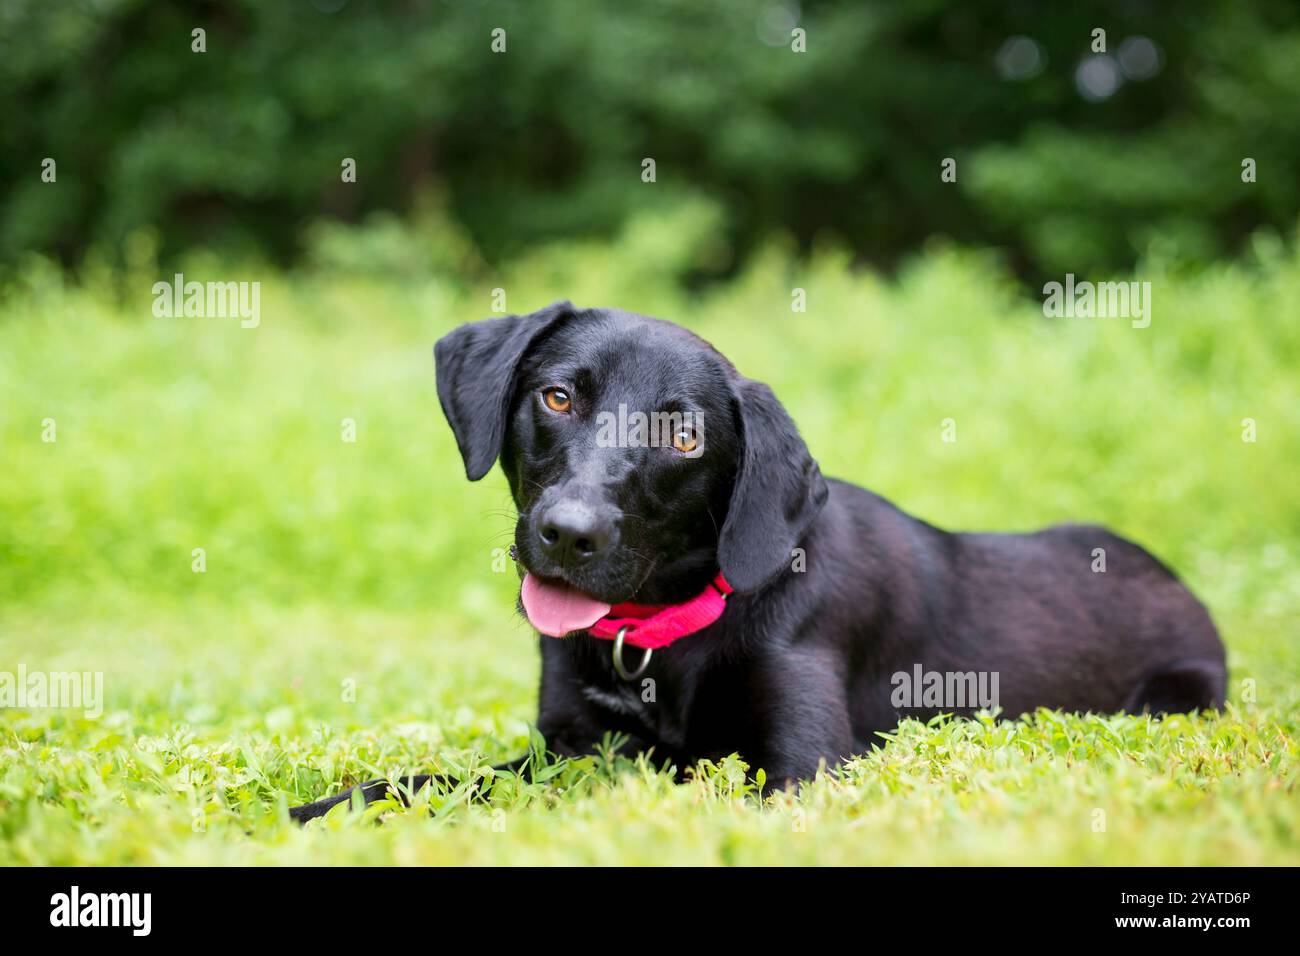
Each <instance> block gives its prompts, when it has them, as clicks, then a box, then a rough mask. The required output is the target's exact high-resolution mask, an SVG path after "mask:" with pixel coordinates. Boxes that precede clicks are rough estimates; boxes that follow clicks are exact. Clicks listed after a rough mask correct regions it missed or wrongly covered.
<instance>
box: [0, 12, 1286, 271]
mask: <svg viewBox="0 0 1300 956" xmlns="http://www.w3.org/2000/svg"><path fill="white" fill-rule="evenodd" d="M196 27H201V28H203V29H205V30H206V31H207V37H206V45H207V50H206V52H205V53H194V52H191V30H192V29H194V28H196ZM796 27H798V28H800V29H803V30H805V31H806V43H807V52H806V53H802V54H800V53H795V52H792V50H791V30H792V29H794V28H796ZM1097 27H1101V28H1104V29H1106V31H1107V52H1106V54H1105V55H1104V57H1103V60H1104V61H1105V62H1102V63H1095V64H1093V65H1094V67H1095V68H1096V70H1097V71H1099V73H1098V76H1099V77H1100V83H1101V87H1102V89H1101V91H1100V92H1101V93H1103V94H1106V95H1099V94H1098V93H1096V92H1094V93H1093V94H1091V95H1090V97H1087V96H1084V95H1082V93H1081V90H1080V88H1079V86H1078V83H1077V73H1078V71H1079V69H1080V66H1081V64H1082V63H1083V61H1084V60H1085V59H1086V58H1088V57H1090V56H1092V54H1091V51H1090V44H1091V42H1092V40H1091V31H1092V30H1093V29H1094V28H1097ZM495 28H502V29H504V30H505V31H506V44H507V46H506V50H507V52H505V53H503V54H498V53H494V52H493V51H492V49H491V45H490V44H491V33H492V31H493V30H494V29H495ZM1016 37H1022V38H1030V39H1028V40H1026V39H1021V40H1015V39H1014V38H1016ZM1130 38H1148V39H1149V40H1150V41H1151V42H1152V43H1153V44H1154V46H1148V47H1145V48H1142V49H1138V48H1133V49H1128V48H1126V47H1125V42H1126V41H1127V40H1129V39H1130ZM1126 50H1127V53H1126V52H1125V51H1126ZM1134 50H1137V52H1136V54H1135V53H1134ZM1143 50H1145V51H1146V52H1147V53H1148V54H1149V55H1148V59H1150V56H1151V55H1154V57H1155V60H1154V62H1153V63H1147V64H1144V63H1143V62H1142V61H1143V56H1142V55H1141V54H1142V52H1143ZM1130 61H1132V62H1130ZM1124 71H1127V74H1126V73H1125V72H1124ZM1126 75H1131V76H1129V78H1128V79H1126V78H1125V77H1126ZM1115 83H1118V84H1119V85H1118V88H1115V89H1113V90H1111V91H1110V92H1107V90H1108V89H1109V87H1108V85H1107V84H1109V85H1110V86H1113V85H1114V84H1115ZM1297 102H1300V7H1298V6H1297V5H1295V4H1291V3H1278V2H1276V0H1234V2H1232V3H1222V2H1220V0H1185V2H1182V3H1178V4H1176V5H1174V4H1162V3H1157V2H1141V3H1132V2H1128V0H1104V2H1098V3H1093V4H1088V5H1074V4H1070V5H1065V4H1053V5H1044V4H1041V3H1037V2H1010V3H1008V2H1006V0H979V2H970V0H925V2H908V3H894V2H886V0H877V2H847V0H845V2H830V0H806V2H804V3H802V4H800V3H798V2H797V0H776V2H771V3H754V2H753V0H714V2H710V3H708V4H702V3H698V2H694V0H657V2H652V3H643V4H628V3H622V2H618V0H605V2H591V0H554V2H548V3H533V2H523V0H517V2H516V0H498V2H490V0H459V2H458V0H406V2H403V3H361V2H355V0H354V2H347V0H314V2H306V0H292V2H277V3H266V2H260V0H222V2H204V0H193V2H171V3H157V2H148V0H96V2H90V0H79V2H64V3H49V2H48V0H7V2H6V3H5V4H4V5H3V7H2V8H0V114H3V116H4V127H3V134H2V135H3V149H0V256H3V257H4V259H12V258H13V257H14V256H16V255H18V254H20V253H21V252H24V251H29V250H39V251H43V252H47V253H56V254H58V255H59V256H61V257H63V258H64V259H65V261H71V260H76V259H78V258H80V257H81V255H82V254H83V253H84V252H85V250H86V249H87V247H88V246H91V245H96V244H97V245H100V246H102V247H103V249H104V254H105V255H109V256H120V255H121V252H122V249H121V246H122V244H123V243H124V242H125V241H126V240H127V239H128V237H130V236H131V235H132V234H134V233H135V232H136V231H137V230H139V229H140V228H142V227H148V228H151V229H153V230H154V231H155V232H156V235H157V236H158V237H159V241H160V243H161V253H162V257H163V260H164V261H170V260H171V259H172V258H173V257H175V256H177V255H178V254H180V253H181V252H183V251H185V250H187V249H191V248H194V247H205V248H212V249H215V250H217V251H219V252H222V253H234V254H236V255H249V254H256V255H260V256H263V257H269V258H273V259H277V260H280V261H288V260H291V259H295V258H297V257H299V256H300V255H301V254H302V253H303V251H304V248H305V236H307V235H308V234H309V232H310V230H311V224H312V223H314V222H315V221H317V220H320V219H327V220H330V219H335V220H337V219H341V220H356V219H360V218H363V217H365V216H366V215H368V214H373V213H385V212H386V213H391V214H396V215H398V216H407V215H410V214H412V213H413V212H414V211H415V210H416V209H417V206H418V204H419V203H420V202H421V201H423V199H422V197H427V196H429V195H433V196H436V197H438V198H439V201H441V202H444V203H445V204H446V205H447V207H448V208H449V210H450V212H451V213H452V215H453V216H454V218H455V220H456V221H457V222H458V223H460V224H461V225H462V226H463V227H464V229H465V230H466V231H467V232H468V234H469V236H470V237H472V239H473V241H474V243H475V245H476V246H477V247H478V248H479V249H481V250H483V255H484V256H485V258H486V259H487V260H488V261H490V262H493V263H496V262H499V261H501V260H502V259H503V258H506V257H508V256H510V255H512V254H515V253H518V252H520V251H522V250H524V249H526V248H528V247H529V246H530V245H531V244H532V243H534V242H535V241H538V240H542V239H555V238H588V237H600V236H603V237H609V236H611V235H613V234H614V233H616V232H617V231H619V230H620V229H621V228H622V227H623V225H625V224H626V223H627V222H629V221H630V220H631V219H632V218H633V217H635V216H636V215H637V214H638V213H640V212H644V211H646V210H648V209H651V208H655V207H659V206H661V205H663V204H665V203H666V202H668V201H672V202H674V203H679V202H682V201H684V200H686V199H689V198H691V197H696V198H703V199H706V200H708V201H709V202H711V203H712V204H714V205H715V206H716V207H717V208H718V209H719V210H720V211H721V215H722V216H723V219H724V227H725V228H724V232H723V235H724V241H723V242H722V243H720V244H719V245H717V246H716V247H714V248H713V249H711V250H710V253H711V254H710V255H708V256H706V257H704V258H703V259H702V260H701V261H699V262H698V263H694V264H693V265H692V269H691V270H690V272H691V276H688V278H691V277H692V276H694V277H699V276H709V275H714V274H718V273H727V272H731V271H734V270H735V269H738V268H739V267H740V266H741V265H742V263H743V261H744V258H745V257H746V256H747V255H748V254H750V253H752V252H753V250H754V249H755V248H757V247H758V246H759V245H761V244H762V242H764V241H765V240H766V238H767V237H768V236H769V235H771V234H772V233H773V232H783V233H787V234H789V235H791V236H792V237H794V239H795V240H796V241H797V242H798V243H800V244H801V245H803V246H805V247H807V246H811V245H815V243H816V242H817V241H818V240H819V239H821V238H823V237H831V238H833V239H835V241H837V243H838V244H839V245H841V246H843V247H846V248H848V249H850V250H851V251H852V252H853V254H854V255H855V256H857V257H862V258H866V259H869V260H871V261H873V262H876V263H881V264H894V263H897V262H898V261H900V259H901V257H902V256H903V255H904V254H905V253H907V252H908V251H909V250H911V249H913V248H914V247H915V246H916V245H917V244H918V243H920V242H921V241H922V240H924V239H925V238H926V237H928V236H930V235H932V234H936V233H938V234H945V235H948V236H950V237H952V238H955V239H957V240H960V241H964V242H969V243H973V244H978V245H983V246H996V247H999V248H1002V249H1003V250H1005V256H1006V259H1007V261H1008V262H1009V263H1010V264H1011V265H1012V266H1013V267H1014V268H1015V269H1016V270H1017V271H1018V272H1020V273H1021V274H1026V275H1031V276H1037V277H1038V278H1042V277H1043V276H1044V275H1047V274H1051V275H1059V274H1060V273H1062V272H1064V271H1075V272H1085V271H1089V270H1100V269H1108V268H1120V267H1127V266H1129V265H1131V264H1132V263H1133V262H1134V261H1135V260H1136V259H1137V258H1139V257H1143V256H1152V257H1156V258H1159V259H1161V260H1162V261H1166V262H1174V263H1177V262H1182V261H1193V262H1201V261H1204V260H1206V259H1209V258H1212V257H1217V256H1221V255H1223V254H1224V253H1225V252H1232V251H1238V250H1239V249H1240V248H1241V247H1242V246H1243V244H1244V242H1245V240H1246V237H1248V236H1249V235H1250V234H1251V233H1252V232H1253V231H1255V230H1256V229H1258V228H1259V227H1261V226H1271V227H1273V228H1275V229H1277V230H1278V231H1279V232H1281V233H1286V234H1289V232H1290V230H1291V228H1292V226H1293V225H1294V222H1295V219H1296V214H1297V210H1298V209H1300V202H1298V200H1297V195H1298V193H1297V190H1298V189H1300V186H1298V184H1297V180H1296V176H1295V170H1296V168H1297V157H1300V110H1297V109H1296V108H1295V106H1296V104H1297ZM45 157H52V158H54V159H56V161H57V163H58V167H57V169H58V179H57V183H56V184H49V183H43V182H42V181H41V179H40V172H41V162H42V160H43V159H44V158H45ZM345 157H351V158H354V159H355V160H356V161H357V169H358V179H357V182H356V183H352V184H348V183H343V182H342V181H341V177H340V164H341V162H342V160H343V159H344V158H345ZM645 157H652V158H654V159H655V160H656V163H657V182H656V183H654V184H653V185H649V184H646V183H643V182H642V181H641V178H640V173H641V162H642V159H643V158H645ZM944 157H953V158H955V159H956V160H957V161H958V178H957V182H956V183H953V184H945V183H941V182H940V177H939V172H940V162H941V160H942V159H943V158H944ZM1243 157H1252V158H1254V159H1255V160H1256V161H1257V164H1258V181H1257V182H1255V183H1252V184H1247V183H1243V182H1242V181H1241V161H1242V159H1243Z"/></svg>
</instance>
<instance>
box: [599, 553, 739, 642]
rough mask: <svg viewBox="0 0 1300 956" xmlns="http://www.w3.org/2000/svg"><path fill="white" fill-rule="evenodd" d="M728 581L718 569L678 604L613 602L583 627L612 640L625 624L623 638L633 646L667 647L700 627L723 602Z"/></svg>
mask: <svg viewBox="0 0 1300 956" xmlns="http://www.w3.org/2000/svg"><path fill="white" fill-rule="evenodd" d="M730 593H731V585H730V584H728V583H727V580H726V578H724V577H723V576H722V572H721V571H719V572H718V576H717V577H716V578H714V579H713V580H712V581H711V582H709V586H708V587H706V588H705V589H704V590H703V591H701V592H700V593H699V594H697V595H695V597H693V598H691V599H690V600H689V601H683V602H682V603H681V604H615V605H614V606H613V607H612V608H610V609H609V613H608V614H606V615H605V616H604V617H602V618H601V619H600V620H599V621H597V622H596V623H595V624H593V625H591V627H589V628H588V629H587V633H589V634H590V635H592V637H600V638H604V639H605V640H607V641H612V640H613V639H614V638H615V637H617V636H618V632H619V631H620V630H622V629H623V628H625V627H626V628H627V634H626V635H624V637H623V641H624V643H626V644H631V645H632V646H633V647H642V648H651V649H653V648H659V647H667V646H668V645H669V644H671V643H672V642H673V641H675V640H677V639H678V638H681V637H685V636H686V635H688V634H694V633H695V632H696V631H702V630H704V629H705V628H706V627H708V626H709V625H710V624H712V623H713V622H714V621H716V620H717V619H718V618H720V617H722V612H723V610H724V609H725V608H726V606H727V595H728V594H730Z"/></svg>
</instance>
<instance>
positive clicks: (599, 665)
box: [293, 302, 1226, 819]
mask: <svg viewBox="0 0 1300 956" xmlns="http://www.w3.org/2000/svg"><path fill="white" fill-rule="evenodd" d="M435 355H436V360H437V376H438V397H439V399H440V401H441V403H442V407H443V411H444V412H445V413H446V416H447V420H448V421H449V422H450V424H451V428H452V431H453V432H454V433H455V436H456V442H457V445H458V446H459V448H460V452H461V455H462V456H463V457H464V460H465V470H466V472H467V474H468V476H469V478H470V480H472V481H477V480H478V479H480V478H482V477H483V476H484V475H485V474H487V473H488V471H490V470H491V468H492V465H493V463H494V462H496V461H497V460H498V458H499V459H500V461H501V465H502V468H503V470H504V471H505V474H506V476H507V478H508V479H509V482H510V488H511V491H512V493H513V496H514V499H515V502H516V505H517V507H518V511H519V520H518V523H517V525H516V528H515V545H516V549H517V550H516V553H517V558H518V561H519V563H520V564H521V565H522V568H523V570H525V571H526V572H527V573H526V575H525V579H524V587H523V593H522V607H523V609H524V610H525V613H526V614H527V615H528V617H529V618H530V620H532V621H533V623H534V625H535V626H536V627H537V629H538V630H539V631H542V632H543V633H544V634H557V635H563V634H565V633H566V632H570V631H572V632H573V633H569V634H568V636H567V637H563V639H557V637H553V636H542V637H541V652H542V680H541V691H540V709H539V714H538V719H537V726H538V729H539V730H540V731H541V733H542V735H543V736H544V737H545V738H546V743H547V747H548V749H550V750H553V751H554V752H556V753H558V754H561V755H577V754H584V753H590V752H592V748H593V746H594V745H595V744H596V743H598V742H599V741H600V740H601V738H602V737H603V736H604V735H605V734H606V733H607V732H609V731H618V732H621V733H623V734H625V735H627V738H628V745H627V746H628V749H629V750H630V751H632V752H635V751H641V750H648V749H650V748H653V751H654V754H655V755H656V757H658V758H660V759H664V760H671V761H672V762H674V763H675V764H676V765H677V766H678V767H685V766H690V765H692V764H693V763H694V762H696V761H697V760H699V759H701V758H715V759H716V758H718V757H721V756H724V755H726V754H730V753H733V752H739V753H740V754H741V755H742V756H743V757H744V758H745V759H746V760H747V761H748V762H749V763H750V765H751V766H753V767H762V768H764V769H765V772H766V775H767V779H768V781H770V782H773V783H775V784H776V785H779V786H785V785H787V784H788V783H790V782H793V781H799V780H805V779H808V778H809V777H811V776H812V775H813V774H814V773H815V772H816V770H817V768H818V764H819V762H820V761H823V760H824V761H826V762H827V763H828V764H834V763H836V762H837V761H839V760H841V759H842V758H845V757H847V756H849V755H852V754H855V753H861V752H863V751H865V750H867V749H868V748H870V747H871V745H872V743H873V742H877V740H878V738H877V733H878V732H881V731H888V730H890V729H891V728H893V727H894V726H895V725H896V724H897V722H898V720H899V719H900V718H901V717H906V716H912V717H918V718H921V719H927V718H929V717H931V716H933V715H934V714H936V713H938V712H941V711H942V712H949V713H957V714H960V715H969V714H971V713H973V712H974V711H975V710H976V709H978V708H979V707H980V706H988V705H989V704H993V705H994V706H1000V707H1001V708H1002V712H1003V713H1004V714H1005V715H1007V716H1015V715H1019V714H1022V713H1025V712H1026V711H1031V710H1033V709H1034V708H1037V707H1051V708H1059V709H1061V710H1067V711H1097V712H1112V711H1121V710H1123V711H1133V712H1138V711H1143V710H1147V711H1151V712H1173V711H1188V710H1198V709H1201V708H1207V707H1215V706H1217V705H1218V704H1220V703H1221V702H1222V700H1223V697H1224V691H1225V682H1226V670H1225V664H1224V650H1223V645H1222V643H1221V642H1220V640H1219V637H1218V635H1217V633H1216V631H1215V628H1214V624H1213V623H1212V622H1211V620H1210V616H1209V614H1208V613H1207V612H1206V610H1205V608H1204V607H1203V606H1202V605H1201V604H1200V602H1199V601H1197V599H1196V598H1195V597H1193V596H1192V594H1191V593H1190V592H1189V591H1188V590H1187V589H1186V588H1185V587H1184V586H1183V585H1182V584H1181V583H1180V582H1179V581H1178V579H1177V578H1176V577H1175V576H1174V575H1173V574H1172V573H1171V572H1170V571H1169V570H1168V569H1167V568H1165V567H1164V566H1163V565H1162V564H1161V563H1160V562H1159V561H1157V560H1156V559H1155V558H1153V557H1152V556H1151V555H1150V554H1148V553H1147V552H1146V551H1144V550H1142V549H1141V548H1139V547H1138V546H1137V545H1135V544H1132V543H1131V542H1129V541H1126V540H1124V539H1123V538H1120V537H1118V536H1116V535H1114V534H1112V533H1111V532H1109V531H1106V530H1104V529H1102V528H1098V527H1092V526H1087V525H1067V526H1060V527H1054V528H1049V529H1047V530H1044V531H1039V532H1036V533H1033V534H951V533H948V532H944V531H940V530H939V529H937V528H934V527H931V526H930V525H928V524H925V523H924V522H922V521H918V520H917V519H915V518H912V517H909V516H908V515H906V514H904V513H903V512H901V511H899V510H898V509H897V508H895V507H894V506H893V505H891V504H889V502H887V501H885V500H884V499H882V498H880V497H878V496H876V495H874V494H872V493H871V492H869V491H865V490H863V489H861V488H858V487H855V486H854V485H850V484H845V483H843V482H839V481H834V480H830V481H827V480H825V479H823V478H822V475H821V472H820V470H819V469H818V467H817V463H816V462H815V461H814V460H813V459H812V457H811V456H810V455H809V452H808V449H807V447H806V446H805V445H804V443H803V440H802V439H801V438H800V437H799V433H798V431H797V430H796V429H795V425H794V422H792V421H791V420H790V417H789V415H788V414H787V413H786V411H785V409H784V408H783V407H782V406H781V404H780V403H779V402H778V401H777V400H776V398H775V396H773V394H772V392H771V390H770V389H768V387H767V386H765V385H762V384H760V383H758V382H754V381H750V380H749V379H746V378H744V377H742V376H741V375H740V374H739V373H737V372H736V370H735V368H733V367H732V365H731V363H729V362H728V361H727V360H726V359H725V358H723V357H722V356H721V355H720V354H718V353H717V352H716V351H714V349H713V348H712V347H710V346H709V345H708V344H707V343H706V342H704V341H703V340H701V339H699V338H698V337H696V336H695V335H693V334H692V333H690V332H688V331H686V330H684V329H682V328H680V327H678V326H675V325H672V324H670V323H668V322H664V321H660V320H657V319H649V318H645V317H643V316H639V315H632V314H628V313H625V312H619V311H616V310H606V309H591V310H579V309H575V308H573V307H572V306H571V305H570V304H569V303H567V302H564V303H557V304H555V305H552V306H550V307H548V308H546V309H543V310H541V311H539V312H535V313H533V314H531V315H526V316H514V317H510V318H498V319H488V320H485V321H482V322H474V323H470V324H467V325H463V326H461V327H460V328H458V329H456V330H455V331H453V332H451V333H450V334H449V335H447V336H446V337H445V338H443V339H442V340H441V341H439V342H438V344H437V346H436V348H435ZM620 406H621V408H620ZM637 411H640V412H643V413H645V414H646V415H647V416H651V415H652V413H660V416H661V420H662V421H667V422H668V423H669V424H671V425H672V427H673V429H674V431H673V433H672V435H671V436H670V440H669V441H659V442H654V441H647V440H644V439H645V438H653V437H655V436H653V435H650V434H649V433H648V432H644V431H643V432H637V431H636V430H635V429H632V430H630V431H628V430H627V429H624V428H622V426H621V425H620V426H619V427H617V428H614V429H613V430H612V431H611V422H620V423H621V422H623V421H625V420H626V419H628V418H630V417H631V416H632V415H633V413H635V412H637ZM674 416H675V417H674ZM624 432H627V434H624ZM611 438H617V439H619V440H615V441H611V440H610V439H611ZM629 438H632V439H635V440H629ZM1102 562H1104V565H1103V563H1102ZM1103 568H1104V570H1103ZM719 571H721V574H722V578H723V579H724V580H725V585H729V586H730V587H731V588H732V589H734V593H732V594H731V595H730V596H729V597H728V598H727V600H726V604H725V611H723V612H722V613H721V615H720V616H718V615H717V612H718V610H719V609H720V608H721V607H722V604H721V598H720V597H719V596H718V594H715V593H712V592H710V591H709V587H710V582H711V581H713V580H714V579H715V576H716V575H718V573H719ZM725 585H723V586H722V587H723V589H724V590H725ZM632 601H635V602H636V603H637V604H640V605H667V606H673V605H681V604H683V603H687V602H692V601H694V602H696V603H699V602H702V604H701V605H700V606H701V607H705V608H706V609H711V610H710V611H709V613H707V614H705V615H704V619H705V621H706V624H707V620H712V619H713V618H716V620H714V622H713V623H711V624H707V626H703V627H702V629H699V630H695V631H694V632H692V633H686V634H685V635H684V636H681V639H680V640H678V641H676V642H674V643H672V644H671V646H670V647H666V648H662V649H659V650H656V651H654V652H653V653H652V655H651V656H650V660H649V662H648V665H647V667H646V669H645V671H644V673H643V674H637V675H633V676H635V677H637V678H638V679H637V680H634V681H629V680H627V679H625V675H627V674H628V672H629V667H630V666H631V665H636V666H639V664H640V661H641V657H642V652H641V651H638V650H636V649H635V648H632V649H629V648H627V647H620V648H619V652H620V654H619V655H615V654H614V653H612V651H613V647H614V645H613V644H612V643H611V642H610V641H609V640H606V639H602V638H600V637H596V636H593V634H594V633H595V632H596V631H597V630H598V629H599V627H600V625H599V624H597V623H596V619H597V618H599V617H601V616H602V615H609V614H612V615H614V616H617V615H618V614H619V612H620V609H619V607H617V605H624V604H626V603H627V602H632ZM691 606H692V607H694V606H695V605H694V604H692V605H691ZM611 607H612V610H611ZM653 611H654V609H653V608H651V609H648V610H646V611H644V612H643V613H645V614H650V613H653ZM696 623H697V624H698V623H699V622H698V621H696ZM607 630H608V629H607ZM631 630H632V635H633V636H634V634H635V630H636V629H635V628H632V629H631ZM678 630H681V628H680V627H678ZM688 630H689V628H688ZM608 636H609V635H608V634H606V635H605V637H608ZM630 642H631V643H635V642H634V641H630ZM622 654H626V655H627V658H628V660H626V661H624V660H623V659H622V657H621V655H622ZM616 657H617V660H616ZM931 675H938V677H937V678H935V677H933V676H931ZM953 675H956V679H954V676H953ZM917 678H921V679H920V680H919V681H917V680H916V679H917ZM975 678H978V680H979V681H980V683H979V684H978V686H979V687H981V688H982V689H983V690H985V691H987V690H988V689H989V688H990V683H991V682H990V680H989V678H991V679H995V680H996V683H993V684H992V687H993V688H995V689H996V696H997V698H998V699H996V700H994V701H989V700H986V699H980V700H976V699H973V698H974V697H975V696H976V695H975V694H973V693H972V694H971V695H970V696H969V698H968V699H966V700H964V701H963V700H961V699H958V700H956V701H954V699H953V692H954V691H956V692H957V693H958V695H959V697H960V695H961V691H962V690H963V689H966V690H970V689H972V688H973V687H974V686H976V681H975ZM936 681H937V682H938V683H937V684H936ZM918 683H919V684H922V685H924V687H922V686H916V684H918ZM909 685H910V686H909ZM926 688H928V690H927V689H926ZM930 691H934V692H935V693H930ZM519 765H520V762H518V761H517V762H515V764H513V765H507V766H511V767H518V766H519ZM427 779H428V778H427V777H413V778H410V780H409V783H410V785H411V786H413V787H419V786H421V785H423V783H424V782H425V781H426V780H427ZM386 789H387V785H386V784H385V782H384V781H374V782H372V783H370V784H366V785H364V786H363V794H364V796H365V797H366V798H367V799H373V798H375V797H378V796H380V795H382V793H383V792H384V791H385V790H386ZM347 798H348V794H346V793H345V794H340V795H339V796H336V797H333V798H331V799H329V800H323V801H319V802H317V803H314V804H310V805H309V806H306V807H298V808H295V810H294V811H293V815H294V816H295V818H297V819H310V818H311V817H313V816H318V815H320V814H321V813H324V812H325V811H326V810H327V809H328V808H329V807H330V806H332V805H334V804H335V803H337V802H339V801H341V800H345V799H347Z"/></svg>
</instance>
